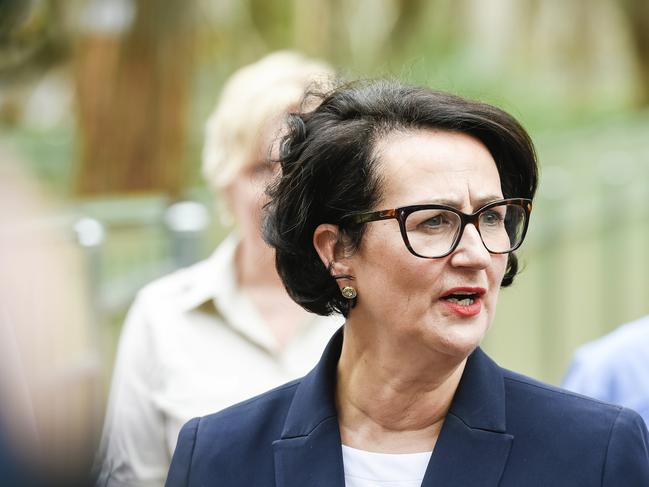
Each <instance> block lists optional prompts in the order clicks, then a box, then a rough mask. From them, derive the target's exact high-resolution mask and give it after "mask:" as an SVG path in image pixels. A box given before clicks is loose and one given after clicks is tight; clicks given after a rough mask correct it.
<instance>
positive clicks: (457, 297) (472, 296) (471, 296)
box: [442, 293, 480, 306]
mask: <svg viewBox="0 0 649 487" xmlns="http://www.w3.org/2000/svg"><path fill="white" fill-rule="evenodd" d="M479 297H480V294H479V293H452V294H447V295H446V296H443V297H442V299H443V300H444V301H449V302H451V303H454V304H457V305H459V306H471V305H472V304H473V303H475V302H476V300H477V299H478V298H479Z"/></svg>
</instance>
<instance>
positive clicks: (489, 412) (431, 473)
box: [422, 349, 514, 487]
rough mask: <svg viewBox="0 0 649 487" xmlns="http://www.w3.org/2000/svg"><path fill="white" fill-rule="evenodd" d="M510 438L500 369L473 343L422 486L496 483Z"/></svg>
mask: <svg viewBox="0 0 649 487" xmlns="http://www.w3.org/2000/svg"><path fill="white" fill-rule="evenodd" d="M513 439H514V437H513V436H512V435H510V434H507V433H506V418H505V385H504V381H503V376H502V373H501V371H500V368H499V367H498V366H497V365H496V364H495V363H494V362H493V361H492V360H491V359H489V357H487V356H486V355H485V354H484V352H482V350H480V349H477V350H476V351H475V352H474V353H473V354H472V355H471V356H470V357H469V359H468V360H467V364H466V366H465V369H464V374H463V375H462V380H461V381H460V385H459V387H458V390H457V392H456V393H455V397H454V398H453V403H452V404H451V408H450V410H449V413H448V415H447V416H446V420H445V421H444V426H443V427H442V431H441V433H440V436H439V439H438V440H437V445H436V446H435V451H434V452H433V455H432V457H431V459H430V462H429V464H428V468H427V470H426V475H425V477H424V481H423V483H422V487H433V486H434V487H442V486H449V487H450V486H458V485H461V486H463V487H471V486H480V487H491V486H497V485H498V483H499V481H500V478H501V476H502V473H503V470H504V468H505V464H506V463H507V458H508V457H509V451H510V449H511V446H512V442H513Z"/></svg>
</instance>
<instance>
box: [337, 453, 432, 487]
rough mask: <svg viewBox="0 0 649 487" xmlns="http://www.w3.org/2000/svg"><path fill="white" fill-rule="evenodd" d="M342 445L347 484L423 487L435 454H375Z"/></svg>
mask: <svg viewBox="0 0 649 487" xmlns="http://www.w3.org/2000/svg"><path fill="white" fill-rule="evenodd" d="M342 447H343V466H344V469H345V487H420V486H421V482H422V480H423V479H424V474H425V473H426V467H428V462H429V460H430V457H431V455H432V454H433V452H432V451H429V452H423V453H398V454H395V453H374V452H369V451H365V450H357V449H356V448H351V447H349V446H346V445H342Z"/></svg>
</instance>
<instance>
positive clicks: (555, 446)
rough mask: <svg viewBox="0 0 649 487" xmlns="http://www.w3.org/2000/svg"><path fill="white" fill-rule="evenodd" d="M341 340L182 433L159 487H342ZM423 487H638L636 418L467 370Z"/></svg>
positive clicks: (500, 373)
mask: <svg viewBox="0 0 649 487" xmlns="http://www.w3.org/2000/svg"><path fill="white" fill-rule="evenodd" d="M342 339H343V333H342V329H341V330H339V331H338V332H337V333H336V334H335V335H334V337H333V338H332V339H331V341H330V343H329V345H328V346H327V348H326V350H325V352H324V354H323V356H322V358H321V360H320V362H319V363H318V365H317V366H316V367H315V368H314V369H313V370H312V371H311V372H310V373H309V374H307V375H306V376H305V377H304V378H302V379H300V380H296V381H293V382H290V383H288V384H285V385H283V386H281V387H278V388H277V389H274V390H272V391H269V392H266V393H265V394H262V395H260V396H257V397H255V398H253V399H250V400H247V401H245V402H242V403H240V404H237V405H235V406H232V407H230V408H228V409H225V410H223V411H221V412H219V413H217V414H213V415H210V416H205V417H203V418H196V419H192V420H191V421H189V422H188V423H187V424H186V425H185V426H184V427H183V429H182V430H181V432H180V435H179V438H178V444H177V447H176V451H175V453H174V455H173V459H172V463H171V469H170V470H169V475H168V478H167V483H166V486H167V487H181V486H182V487H199V486H200V487H207V486H220V487H271V486H272V487H344V485H345V480H344V473H343V462H342V452H341V446H340V443H341V441H340V431H339V428H338V420H337V416H336V408H335V404H334V385H335V378H336V365H337V363H338V358H339V357H340V350H341V346H342ZM422 486H424V487H427V486H430V487H446V486H453V487H458V486H461V487H471V486H480V487H489V486H501V487H521V486H524V487H532V486H544V487H548V486H551V487H560V486H570V487H578V486H588V487H593V486H616V487H618V486H624V487H640V486H643V487H647V486H649V433H648V432H647V427H646V425H645V424H644V422H643V420H642V419H641V418H640V416H639V415H638V414H637V413H635V412H633V411H631V410H629V409H625V408H622V407H618V406H612V405H609V404H605V403H602V402H599V401H596V400H594V399H589V398H586V397H583V396H580V395H577V394H573V393H570V392H567V391H564V390H562V389H559V388H556V387H552V386H549V385H546V384H543V383H540V382H537V381H535V380H533V379H530V378H528V377H525V376H522V375H519V374H516V373H514V372H510V371H508V370H505V369H502V368H500V367H499V366H498V365H496V364H495V363H494V362H493V361H492V360H491V359H490V358H489V357H487V355H486V354H485V353H484V352H483V351H482V350H480V349H477V350H476V351H475V352H474V353H473V354H471V356H470V357H469V359H468V360H467V364H466V367H465V370H464V374H463V376H462V379H461V381H460V384H459V387H458V390H457V392H456V394H455V397H454V398H453V402H452V404H451V407H450V410H449V412H448V415H447V416H446V419H445V421H444V425H443V427H442V430H441V433H440V436H439V438H438V440H437V444H436V446H435V450H434V452H433V455H432V456H431V459H430V462H429V464H428V468H427V470H426V474H425V477H424V480H423V483H422Z"/></svg>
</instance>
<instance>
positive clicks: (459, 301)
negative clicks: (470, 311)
mask: <svg viewBox="0 0 649 487" xmlns="http://www.w3.org/2000/svg"><path fill="white" fill-rule="evenodd" d="M449 301H454V302H456V303H457V304H459V305H460V306H470V305H472V304H473V298H466V299H457V298H451V299H449Z"/></svg>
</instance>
